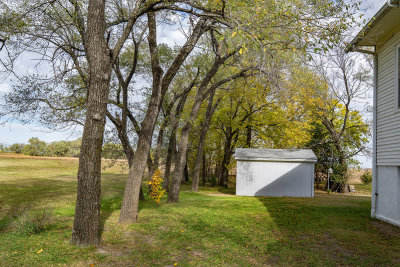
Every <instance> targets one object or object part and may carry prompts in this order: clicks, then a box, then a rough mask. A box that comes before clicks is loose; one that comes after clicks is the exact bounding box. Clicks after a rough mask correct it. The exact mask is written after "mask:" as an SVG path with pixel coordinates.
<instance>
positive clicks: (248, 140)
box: [246, 125, 252, 148]
mask: <svg viewBox="0 0 400 267" xmlns="http://www.w3.org/2000/svg"><path fill="white" fill-rule="evenodd" d="M251 131H252V129H251V126H250V125H247V126H246V147H248V148H250V147H251Z"/></svg>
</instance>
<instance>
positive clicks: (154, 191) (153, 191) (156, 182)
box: [147, 169, 165, 205]
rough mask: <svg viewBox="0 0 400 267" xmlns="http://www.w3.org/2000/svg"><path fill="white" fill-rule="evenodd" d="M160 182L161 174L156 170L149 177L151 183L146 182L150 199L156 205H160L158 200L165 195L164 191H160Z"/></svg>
mask: <svg viewBox="0 0 400 267" xmlns="http://www.w3.org/2000/svg"><path fill="white" fill-rule="evenodd" d="M162 182H163V179H162V177H161V172H160V170H158V169H157V170H156V171H155V172H154V174H153V176H152V177H151V181H150V182H147V184H148V185H149V186H150V192H149V193H150V198H152V199H154V201H155V202H156V204H157V205H158V203H160V199H161V197H162V196H163V195H164V193H165V190H163V189H162Z"/></svg>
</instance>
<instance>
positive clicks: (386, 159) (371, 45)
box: [348, 0, 400, 226]
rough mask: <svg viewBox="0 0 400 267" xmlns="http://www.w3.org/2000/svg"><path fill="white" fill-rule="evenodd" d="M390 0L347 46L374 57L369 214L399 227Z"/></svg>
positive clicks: (396, 73) (399, 51)
mask: <svg viewBox="0 0 400 267" xmlns="http://www.w3.org/2000/svg"><path fill="white" fill-rule="evenodd" d="M399 2H400V1H399V0H389V1H388V2H387V3H386V4H384V5H383V7H382V8H381V9H380V10H379V11H378V13H376V14H375V15H374V16H373V17H372V19H371V20H370V21H369V22H368V23H367V25H366V26H365V27H364V28H363V29H362V30H361V31H360V32H359V33H358V34H357V36H356V37H355V38H354V39H353V40H352V42H351V43H350V44H349V46H348V50H349V51H355V52H362V53H367V54H372V55H373V56H374V93H373V101H374V105H373V121H374V122H373V154H372V205H371V215H372V217H375V218H377V219H380V220H384V221H387V222H389V223H392V224H395V225H398V226H400V131H399V130H400V19H399V18H400V4H399Z"/></svg>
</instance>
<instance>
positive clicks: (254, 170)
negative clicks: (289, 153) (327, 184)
mask: <svg viewBox="0 0 400 267" xmlns="http://www.w3.org/2000/svg"><path fill="white" fill-rule="evenodd" d="M236 195H239V196H276V197H280V196H288V197H313V196H314V163H297V162H266V161H242V160H238V161H237V174H236Z"/></svg>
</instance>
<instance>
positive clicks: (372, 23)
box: [346, 3, 392, 52]
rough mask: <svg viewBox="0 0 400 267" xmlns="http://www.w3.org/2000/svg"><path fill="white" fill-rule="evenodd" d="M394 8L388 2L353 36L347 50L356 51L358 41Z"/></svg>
mask: <svg viewBox="0 0 400 267" xmlns="http://www.w3.org/2000/svg"><path fill="white" fill-rule="evenodd" d="M391 9H392V7H391V6H389V5H388V4H387V3H385V4H384V5H383V7H382V8H381V9H380V10H379V11H378V12H377V13H376V14H375V15H374V16H373V17H372V18H371V19H370V20H369V21H368V23H367V24H366V25H365V26H364V27H363V28H362V30H361V31H360V32H359V33H358V34H357V35H356V37H354V38H353V40H352V41H351V42H350V43H349V44H348V45H347V47H346V52H352V51H355V48H356V47H357V45H358V43H359V42H360V41H361V40H362V39H364V38H365V36H366V35H367V34H368V33H369V31H370V30H371V29H372V28H373V27H374V26H375V25H376V24H377V23H378V22H379V21H380V20H381V19H382V18H383V17H384V16H385V15H386V14H387V13H388V12H389V11H390V10H391Z"/></svg>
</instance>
